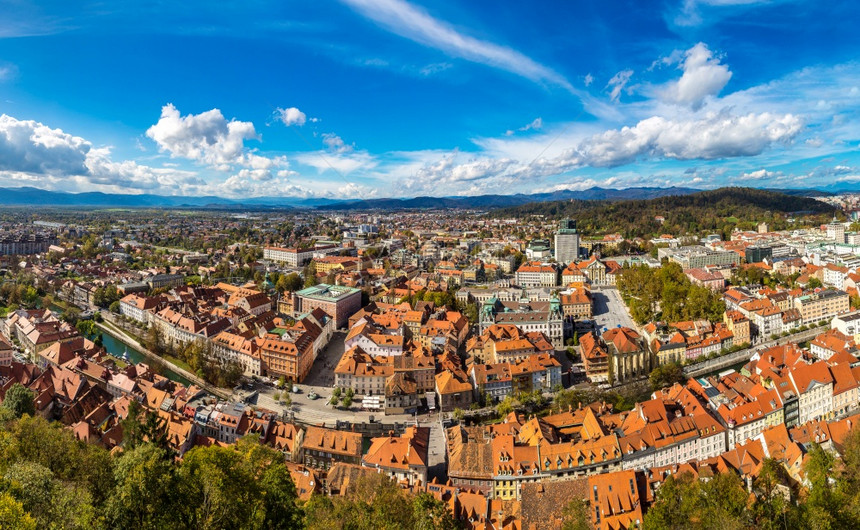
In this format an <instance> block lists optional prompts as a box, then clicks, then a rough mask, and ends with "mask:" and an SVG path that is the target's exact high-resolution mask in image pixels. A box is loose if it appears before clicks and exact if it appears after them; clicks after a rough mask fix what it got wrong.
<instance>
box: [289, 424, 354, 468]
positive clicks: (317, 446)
mask: <svg viewBox="0 0 860 530" xmlns="http://www.w3.org/2000/svg"><path fill="white" fill-rule="evenodd" d="M300 451H301V459H300V460H301V462H302V464H304V465H305V466H308V467H314V468H319V469H329V468H330V467H331V466H332V464H334V463H336V462H343V463H346V464H355V465H358V464H361V433H357V432H346V431H337V430H334V429H326V428H325V427H313V426H311V427H308V428H307V429H306V430H305V437H304V440H303V441H302V447H301V450H300Z"/></svg>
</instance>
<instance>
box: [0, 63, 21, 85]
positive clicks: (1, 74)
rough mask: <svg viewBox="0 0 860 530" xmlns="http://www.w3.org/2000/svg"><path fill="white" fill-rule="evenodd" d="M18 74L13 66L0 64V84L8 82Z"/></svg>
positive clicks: (16, 68)
mask: <svg viewBox="0 0 860 530" xmlns="http://www.w3.org/2000/svg"><path fill="white" fill-rule="evenodd" d="M17 74H18V67H16V66H15V65H14V64H5V63H0V83H2V82H4V81H9V80H10V79H12V78H14V77H15V76H16V75H17Z"/></svg>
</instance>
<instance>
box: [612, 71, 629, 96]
mask: <svg viewBox="0 0 860 530" xmlns="http://www.w3.org/2000/svg"><path fill="white" fill-rule="evenodd" d="M632 75H633V70H622V71H620V72H618V73H617V74H615V75H614V76H612V79H610V80H609V82H608V83H607V84H606V88H609V87H612V90H611V91H610V93H609V99H610V100H611V101H618V98H619V97H620V96H621V91H622V90H624V87H625V86H627V83H628V82H629V81H630V77H631V76H632Z"/></svg>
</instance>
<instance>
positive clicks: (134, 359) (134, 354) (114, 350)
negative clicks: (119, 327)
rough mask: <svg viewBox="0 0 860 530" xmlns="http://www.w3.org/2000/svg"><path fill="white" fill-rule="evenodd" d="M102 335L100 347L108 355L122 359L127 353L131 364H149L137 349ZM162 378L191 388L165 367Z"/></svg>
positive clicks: (102, 333) (182, 378) (184, 380)
mask: <svg viewBox="0 0 860 530" xmlns="http://www.w3.org/2000/svg"><path fill="white" fill-rule="evenodd" d="M101 335H102V345H103V346H104V347H105V350H107V352H108V353H110V354H113V355H116V356H118V357H120V358H122V356H123V354H124V353H125V352H126V351H128V360H129V362H131V363H134V364H137V363H147V364H149V359H148V358H147V357H146V356H145V355H144V354H142V353H140V352H139V351H137V349H135V348H132V347H131V346H128V347H127V346H126V345H125V344H124V343H123V342H122V341H120V340H118V339H115V338H114V337H112V336H111V335H109V334H107V333H105V332H103V331H102V332H101ZM164 377H166V378H168V379H170V380H171V381H176V382H177V383H182V384H183V385H185V386H191V381H189V380H188V379H186V378H184V377H182V376H181V375H179V374H177V373H176V372H174V371H173V370H171V369H170V368H167V367H166V366H165V368H164Z"/></svg>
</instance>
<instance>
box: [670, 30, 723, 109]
mask: <svg viewBox="0 0 860 530" xmlns="http://www.w3.org/2000/svg"><path fill="white" fill-rule="evenodd" d="M670 57H671V56H670ZM680 67H681V69H682V70H683V71H684V73H683V74H682V75H681V78H680V79H678V80H677V81H673V82H671V83H668V84H667V85H666V86H665V87H664V88H663V89H662V90H660V96H661V98H662V99H663V100H664V101H667V102H670V103H675V104H679V105H689V106H690V107H692V108H693V109H694V110H696V109H699V108H701V106H702V104H703V102H704V100H705V98H706V97H708V96H716V95H717V94H719V93H720V90H722V89H723V87H724V86H726V84H727V83H728V82H729V79H731V78H732V73H731V72H730V71H729V67H728V66H727V65H725V64H720V59H719V58H716V57H714V56H713V53H712V52H711V50H709V49H708V46H707V45H705V44H704V43H702V42H700V43H698V44H696V45H695V46H693V47H692V48H690V49H689V50H687V51H686V52H684V61H683V63H681V66H680Z"/></svg>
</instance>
